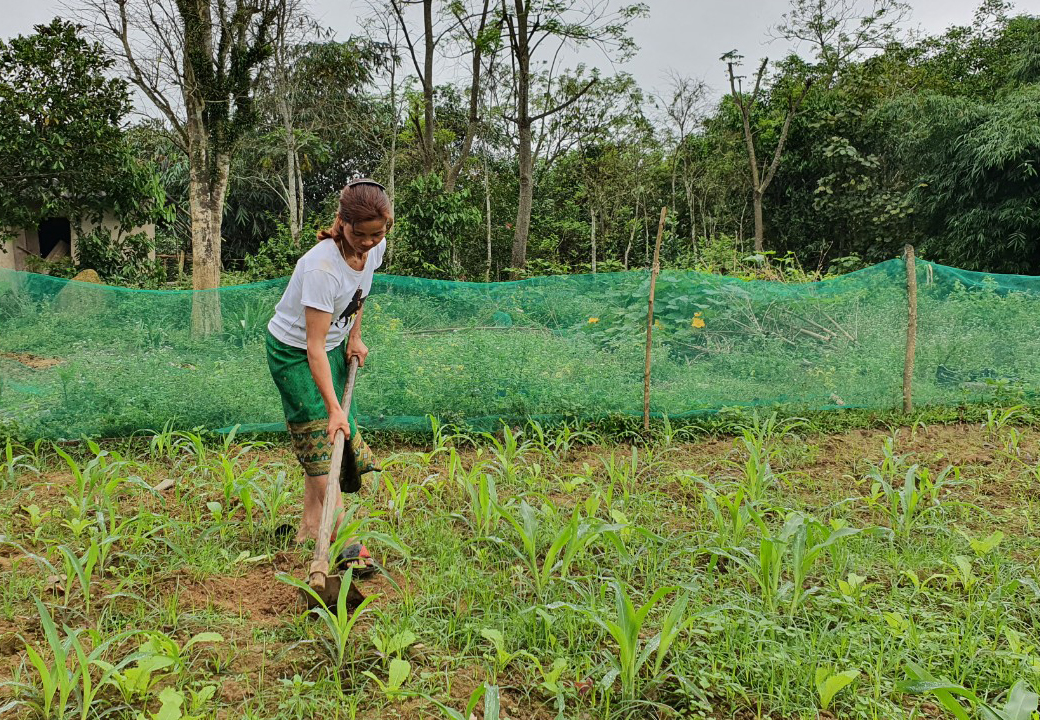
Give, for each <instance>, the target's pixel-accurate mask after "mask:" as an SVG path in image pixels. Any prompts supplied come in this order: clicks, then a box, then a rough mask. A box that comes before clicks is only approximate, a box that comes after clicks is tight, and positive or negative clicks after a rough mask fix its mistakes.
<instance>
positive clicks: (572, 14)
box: [502, 0, 647, 271]
mask: <svg viewBox="0 0 1040 720" xmlns="http://www.w3.org/2000/svg"><path fill="white" fill-rule="evenodd" d="M605 6H606V3H604V2H601V1H600V0H583V1H582V2H573V3H562V2H559V0H502V16H503V18H504V25H505V27H506V29H507V36H508V39H509V48H510V50H511V69H512V73H511V81H512V87H511V95H512V97H511V102H510V105H511V108H512V109H511V112H509V113H507V115H506V117H507V119H508V120H509V121H510V122H511V123H513V124H514V125H515V126H516V128H517V145H518V148H517V149H518V164H519V174H520V192H519V199H518V202H517V213H516V224H515V230H514V235H513V253H512V267H513V268H514V270H515V271H519V270H521V269H522V268H523V267H524V265H525V264H526V263H527V239H528V235H529V233H530V229H531V207H532V200H533V197H534V165H535V154H534V141H533V137H534V133H533V128H534V126H535V124H536V123H539V122H541V121H543V120H545V119H546V118H549V117H552V116H553V115H555V114H556V113H558V112H560V111H562V110H564V109H565V108H567V107H568V106H569V105H571V104H572V103H574V102H575V101H577V99H578V98H580V97H581V96H582V95H584V94H585V93H586V92H588V90H589V88H591V87H592V85H593V84H594V83H595V82H596V78H595V77H593V78H592V79H590V80H589V81H588V83H587V84H586V85H585V86H584V87H581V88H579V89H577V90H575V91H574V92H571V93H568V94H567V95H566V96H563V97H557V96H554V95H553V92H552V82H553V80H554V73H555V72H556V70H557V68H556V65H555V63H556V58H558V57H559V52H560V49H561V48H562V47H563V46H564V45H567V44H573V45H587V44H595V45H598V46H600V47H601V48H603V49H604V50H610V51H615V52H616V53H617V54H618V55H619V56H620V57H621V58H625V57H628V56H629V55H630V54H631V53H633V52H634V50H635V43H634V42H633V41H632V39H631V37H629V35H628V24H629V22H631V21H632V20H633V19H634V18H637V17H641V16H643V15H645V14H646V13H647V6H646V5H645V4H643V3H637V4H634V5H627V6H624V7H622V8H621V9H620V10H618V11H617V12H616V13H608V12H607V11H606V9H605ZM547 43H548V44H547ZM554 44H555V48H552V47H551V46H552V45H554ZM541 52H545V53H546V54H551V55H552V56H553V58H554V59H553V64H552V65H551V66H550V68H549V70H548V73H547V74H546V75H545V76H544V85H545V90H544V92H543V93H542V96H541V98H532V89H533V88H534V83H535V82H536V81H537V80H538V75H537V73H536V72H535V71H534V63H535V61H536V58H537V57H539V56H540V55H539V53H541ZM539 100H541V102H539Z"/></svg>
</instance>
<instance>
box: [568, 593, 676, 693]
mask: <svg viewBox="0 0 1040 720" xmlns="http://www.w3.org/2000/svg"><path fill="white" fill-rule="evenodd" d="M612 587H613V588H614V596H615V615H614V616H613V617H607V616H605V615H603V614H601V613H597V612H591V613H588V612H587V611H586V612H587V614H588V615H589V617H590V618H591V619H592V621H593V622H595V623H596V624H597V625H599V626H600V627H601V628H603V629H604V630H606V631H607V633H609V634H610V636H611V637H612V638H613V639H614V642H615V643H617V655H616V656H613V655H612V656H611V657H610V662H611V665H612V666H613V668H612V669H611V670H610V671H609V672H608V673H607V675H606V676H605V677H604V679H603V683H602V684H603V687H609V686H610V685H612V684H613V682H614V680H615V679H616V678H620V680H621V693H622V697H623V699H624V700H625V701H633V700H635V699H636V695H637V691H638V686H637V683H638V680H639V674H640V672H641V671H642V669H643V667H644V666H645V665H646V664H647V663H648V662H649V661H650V658H651V657H653V666H652V669H651V680H650V682H651V684H653V683H656V682H658V681H660V680H661V679H662V675H661V670H662V668H663V667H664V659H665V657H666V656H667V655H668V650H669V649H670V648H671V646H672V643H673V642H675V639H676V638H677V637H679V634H680V633H681V632H682V631H683V630H684V629H685V628H686V627H687V626H688V625H689V624H690V623H691V622H692V621H693V618H686V617H685V615H686V606H687V604H688V603H689V595H687V594H685V593H684V594H682V595H680V596H679V597H678V598H677V599H676V601H675V603H674V604H673V605H672V607H671V609H670V610H669V611H668V613H667V614H666V615H665V618H664V621H663V623H662V625H661V630H660V632H658V633H657V634H656V635H654V636H653V637H652V638H650V639H648V640H645V641H644V639H643V638H644V635H645V626H646V620H647V616H648V615H649V614H650V612H651V611H652V610H653V609H654V608H655V607H656V606H657V605H658V604H659V603H660V602H661V601H662V600H663V599H664V598H665V597H666V596H667V595H669V594H671V593H673V592H675V591H676V590H678V588H677V587H674V586H668V587H662V588H659V589H658V590H657V591H656V592H655V593H654V594H653V595H651V596H650V599H649V600H647V601H646V602H645V603H644V604H643V605H641V606H640V607H638V608H637V607H636V606H635V604H634V603H633V602H632V599H631V598H630V597H629V595H628V593H627V592H626V591H625V589H624V588H623V587H622V586H621V584H620V583H618V581H616V580H615V581H614V582H613V583H612Z"/></svg>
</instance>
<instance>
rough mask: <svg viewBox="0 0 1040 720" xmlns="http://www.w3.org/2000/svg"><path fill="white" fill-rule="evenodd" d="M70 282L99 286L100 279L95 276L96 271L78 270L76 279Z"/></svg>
mask: <svg viewBox="0 0 1040 720" xmlns="http://www.w3.org/2000/svg"><path fill="white" fill-rule="evenodd" d="M72 282H88V283H94V284H95V285H101V277H100V276H99V275H98V274H97V270H91V269H89V268H88V269H86V270H80V271H79V273H78V274H77V275H76V277H74V278H72Z"/></svg>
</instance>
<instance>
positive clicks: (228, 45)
mask: <svg viewBox="0 0 1040 720" xmlns="http://www.w3.org/2000/svg"><path fill="white" fill-rule="evenodd" d="M83 2H84V6H85V8H86V11H85V12H86V14H87V15H88V16H89V17H90V19H91V20H93V21H94V23H95V25H96V27H97V28H98V30H97V31H98V32H99V33H100V35H101V37H102V38H103V39H104V41H105V42H107V43H108V44H109V46H110V48H111V49H112V51H113V52H114V53H115V54H116V55H117V56H118V57H119V58H120V60H121V62H122V64H123V69H124V70H125V72H126V73H127V74H128V75H129V78H130V80H131V82H133V83H134V84H135V85H136V86H137V87H138V88H139V89H140V90H141V92H142V93H143V94H144V95H145V97H147V98H148V100H149V101H150V102H151V104H152V105H153V106H154V107H155V109H156V110H157V111H158V112H159V113H160V114H161V115H162V116H163V118H164V119H165V121H166V122H167V123H168V124H169V127H170V129H171V131H172V133H173V137H174V139H175V140H176V142H177V144H178V145H179V146H180V148H181V149H182V150H183V152H185V153H186V154H187V157H188V168H189V191H188V203H189V206H190V211H191V239H192V287H193V288H194V289H195V290H197V291H201V290H212V289H214V288H218V287H220V247H221V225H222V220H223V212H224V200H225V195H226V192H227V187H228V177H229V172H230V168H231V160H232V157H233V155H234V152H235V149H236V146H237V145H238V142H239V141H240V140H241V138H242V137H243V136H244V135H245V133H247V132H248V131H249V130H250V129H252V128H253V127H254V126H255V125H256V122H257V113H256V109H255V106H254V95H255V90H256V87H257V82H258V75H259V71H260V68H261V67H262V66H263V63H264V61H265V60H266V59H267V58H268V57H269V56H270V54H271V52H272V42H271V41H272V38H271V33H272V29H273V27H274V25H275V23H276V22H277V20H278V17H279V12H280V11H281V10H282V9H283V8H284V6H285V3H286V0H83ZM221 328H222V323H221V315H220V302H219V296H218V295H217V294H216V293H206V292H201V293H198V294H197V295H196V296H195V301H194V302H193V303H192V330H193V332H194V333H195V334H197V335H208V334H211V333H215V332H219V331H220V330H221Z"/></svg>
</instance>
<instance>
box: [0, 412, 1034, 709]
mask: <svg viewBox="0 0 1040 720" xmlns="http://www.w3.org/2000/svg"><path fill="white" fill-rule="evenodd" d="M1024 418H1025V416H1024V415H1022V414H1019V415H1017V416H1016V415H1015V414H1011V415H1005V414H1003V413H999V412H994V413H991V414H990V415H989V417H988V419H987V418H985V417H984V418H982V419H981V420H980V422H978V423H973V424H953V425H943V424H933V425H926V424H923V423H916V424H915V425H914V426H913V427H912V428H910V427H893V428H888V429H854V430H851V431H844V432H829V433H824V432H821V430H820V428H819V427H818V426H816V425H814V424H812V423H808V422H787V423H777V422H775V419H771V420H770V419H762V420H761V421H760V422H757V421H756V422H752V423H749V424H747V425H745V427H743V428H741V429H739V430H738V432H737V433H736V436H735V437H734V436H726V437H724V436H713V435H699V436H693V435H690V434H687V433H678V432H675V431H674V430H673V429H672V428H670V427H668V426H666V427H664V428H662V429H661V430H660V431H659V432H658V433H656V434H655V435H654V437H653V438H652V442H643V441H641V440H637V438H636V437H635V436H633V438H632V439H633V441H634V443H633V444H628V443H626V442H621V441H619V440H618V438H617V437H616V436H613V437H603V436H599V435H597V434H596V433H595V432H594V431H592V430H590V429H588V428H584V429H582V430H580V431H578V430H576V429H575V428H553V429H548V428H542V427H538V426H529V427H527V428H512V429H509V430H508V431H505V432H502V433H498V434H494V435H491V436H490V437H487V436H480V435H468V434H465V433H460V432H456V431H455V430H454V429H453V428H450V427H438V433H437V437H436V438H435V441H434V442H433V444H432V446H431V445H430V444H427V445H426V446H424V447H416V446H406V445H398V446H391V445H390V444H389V443H388V442H387V441H386V440H387V439H386V438H385V437H384V438H381V439H380V440H381V441H382V442H381V443H379V450H380V451H381V454H382V455H383V456H384V458H385V460H386V462H385V468H386V469H385V470H384V472H383V473H382V476H381V477H378V478H371V477H370V478H369V480H370V481H369V482H367V483H366V485H365V488H364V489H363V491H362V493H361V495H360V497H358V498H356V511H355V515H354V516H353V517H354V518H355V522H357V523H359V527H361V525H362V524H363V526H364V527H363V529H364V532H366V533H368V535H367V537H369V540H368V542H369V545H370V548H371V549H372V550H373V552H374V553H375V554H376V556H377V557H379V558H380V559H381V560H382V563H383V566H384V568H385V571H386V572H385V574H383V575H377V576H376V577H375V578H373V579H371V580H366V581H364V582H362V583H361V585H360V587H361V588H362V590H363V592H365V593H366V595H367V596H368V597H369V598H370V600H369V602H368V604H366V606H364V607H363V608H361V609H359V610H358V611H357V612H355V613H350V614H348V613H346V612H344V611H343V610H341V612H340V613H339V614H338V615H333V614H329V613H323V612H318V613H316V614H312V615H308V614H306V613H305V612H304V610H303V608H302V605H301V604H300V603H299V602H298V599H297V598H298V596H297V589H296V587H294V586H293V583H292V578H296V579H303V578H305V577H306V567H307V565H308V562H309V559H310V558H309V556H308V553H307V552H306V551H301V550H296V549H294V548H290V547H286V546H284V545H283V544H280V541H279V540H278V539H276V538H275V537H274V536H273V534H272V528H273V527H274V526H275V525H276V524H277V523H278V522H281V521H284V520H292V519H295V518H297V517H298V515H299V511H300V501H301V477H300V471H299V469H298V468H297V467H296V465H295V462H294V460H293V459H292V457H291V454H290V453H289V452H288V450H287V448H286V447H285V446H284V444H282V442H280V441H277V440H275V441H274V442H255V441H250V440H246V439H245V438H243V437H241V436H239V437H231V438H226V437H225V438H223V439H221V440H219V441H214V440H212V439H207V438H206V437H203V436H199V435H197V434H192V433H184V432H177V431H176V430H175V429H174V428H173V427H172V426H171V427H167V428H165V429H164V430H162V431H160V432H157V433H155V434H154V435H147V436H139V437H137V438H134V439H132V440H124V441H109V442H101V443H93V444H65V445H62V446H61V447H60V448H53V447H51V446H49V445H48V444H47V443H42V444H40V445H39V446H37V447H30V448H25V447H21V446H18V445H15V444H12V445H11V446H10V448H0V449H2V450H4V452H2V453H0V457H2V458H3V460H4V463H5V465H4V467H3V468H0V470H2V471H3V472H2V475H3V478H4V480H5V482H4V483H3V486H2V489H0V500H2V502H0V534H2V536H3V543H2V545H0V680H3V681H4V684H3V685H2V686H0V710H3V709H4V708H6V707H10V708H12V709H14V710H15V714H16V715H17V716H19V717H27V718H35V717H69V718H71V717H77V718H95V717H106V718H126V719H127V720H131V719H132V720H138V719H139V718H141V717H143V718H145V719H146V720H151V718H164V720H165V719H166V718H189V717H190V718H206V719H209V718H243V717H245V718H279V719H281V718H284V719H286V720H289V719H291V718H296V719H300V718H309V717H317V716H326V717H341V718H350V717H357V718H362V717H363V718H373V719H376V720H382V719H384V718H386V719H389V718H416V719H417V718H431V717H445V718H467V719H468V718H469V717H470V716H471V714H472V713H474V712H476V713H477V716H478V717H479V716H480V715H479V713H480V712H481V709H482V711H483V717H484V718H485V719H488V718H492V717H495V716H496V715H497V716H498V717H508V718H536V719H540V718H545V719H550V718H588V719H590V720H593V719H600V718H602V719H603V720H607V719H608V718H667V717H684V718H696V717H702V718H732V717H737V718H767V717H768V718H774V719H775V720H780V719H784V720H788V719H794V718H799V719H802V718H806V719H808V718H830V717H841V718H857V719H859V718H862V719H863V720H868V719H873V718H906V719H908V720H909V719H910V718H924V717H951V718H953V717H971V716H974V713H983V716H984V717H990V715H985V713H987V712H988V713H992V715H991V716H992V717H1009V718H1016V719H1017V718H1022V720H1025V719H1026V718H1028V714H1025V715H1022V714H1018V715H1015V714H1014V713H1015V712H1019V713H1021V712H1024V711H1022V708H1023V707H1028V706H1030V703H1033V705H1032V707H1034V708H1035V703H1036V700H1035V697H1036V696H1035V694H1034V690H1035V689H1037V688H1040V647H1038V644H1040V640H1038V638H1037V636H1036V634H1035V630H1034V628H1036V627H1037V626H1038V620H1040V617H1038V609H1037V608H1038V607H1040V603H1038V600H1040V578H1038V576H1037V573H1038V569H1040V567H1038V564H1037V560H1036V558H1037V556H1038V551H1040V541H1038V540H1037V539H1036V538H1037V533H1036V528H1037V524H1038V522H1040V503H1038V501H1037V498H1038V490H1037V485H1036V478H1037V477H1038V476H1040V474H1038V467H1040V432H1038V431H1037V430H1035V429H1033V428H1031V427H1028V426H1023V425H1016V424H1014V423H1015V422H1017V421H1021V420H1022V419H1024ZM59 450H60V452H59ZM170 477H173V478H176V479H177V484H176V485H175V486H174V487H173V488H172V489H170V490H168V491H166V492H164V493H155V492H153V491H151V490H150V488H151V487H152V486H154V485H156V484H158V483H159V482H161V481H163V480H166V479H167V478H170ZM61 667H66V668H68V669H69V672H68V673H63V672H61V671H60V670H59V668H61ZM955 704H956V705H955ZM1001 713H1003V714H1001Z"/></svg>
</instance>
